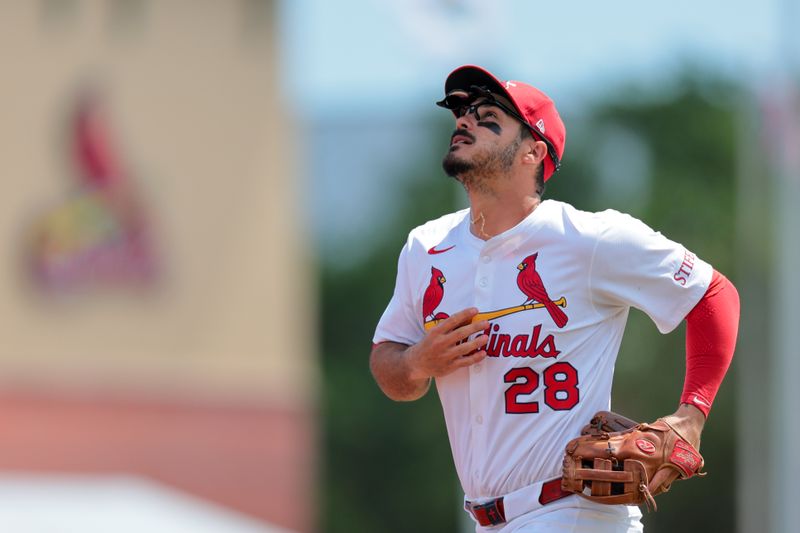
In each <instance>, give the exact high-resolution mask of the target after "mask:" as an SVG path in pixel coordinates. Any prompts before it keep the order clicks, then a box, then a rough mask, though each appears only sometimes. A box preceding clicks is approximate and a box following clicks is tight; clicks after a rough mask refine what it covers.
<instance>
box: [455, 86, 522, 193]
mask: <svg viewBox="0 0 800 533" xmlns="http://www.w3.org/2000/svg"><path fill="white" fill-rule="evenodd" d="M458 114H459V115H460V116H459V117H458V118H456V129H455V131H454V132H453V134H452V135H451V137H450V147H449V148H448V150H447V154H446V155H445V157H444V160H443V161H442V166H443V167H444V171H445V172H446V173H447V175H448V176H451V177H454V178H457V179H459V180H460V181H462V183H464V184H465V185H467V184H468V182H474V181H475V180H477V179H485V178H486V177H489V176H492V175H495V174H499V173H503V172H507V171H508V170H509V169H510V168H511V167H512V166H513V164H514V161H515V158H516V155H517V152H518V151H519V147H520V144H521V139H520V128H521V127H522V125H521V124H520V123H519V121H518V120H516V119H515V118H514V117H512V116H510V115H508V114H506V113H505V111H503V110H502V109H501V108H500V107H498V106H495V105H492V104H490V103H488V102H485V99H478V100H476V101H474V102H473V103H472V104H471V105H469V106H465V107H463V108H461V109H460V110H458Z"/></svg>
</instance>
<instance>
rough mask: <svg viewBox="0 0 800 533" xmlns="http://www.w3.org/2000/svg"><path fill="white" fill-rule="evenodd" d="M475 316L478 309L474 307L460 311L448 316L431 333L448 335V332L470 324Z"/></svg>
mask: <svg viewBox="0 0 800 533" xmlns="http://www.w3.org/2000/svg"><path fill="white" fill-rule="evenodd" d="M477 314H478V309H477V308H475V307H468V308H466V309H462V310H461V311H459V312H457V313H454V314H452V315H450V316H449V317H447V318H445V319H444V320H442V321H441V322H439V323H438V324H436V326H435V327H434V328H433V330H431V331H437V332H440V333H448V332H450V331H453V330H454V329H456V328H457V327H459V326H462V325H464V324H469V323H470V322H472V319H473V317H474V316H475V315H477Z"/></svg>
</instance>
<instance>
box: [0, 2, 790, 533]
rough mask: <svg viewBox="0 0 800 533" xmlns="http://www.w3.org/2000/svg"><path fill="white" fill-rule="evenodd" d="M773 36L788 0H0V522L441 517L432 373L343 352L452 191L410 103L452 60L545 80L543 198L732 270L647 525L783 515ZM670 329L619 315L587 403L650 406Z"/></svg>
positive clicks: (76, 527)
mask: <svg viewBox="0 0 800 533" xmlns="http://www.w3.org/2000/svg"><path fill="white" fill-rule="evenodd" d="M797 27H800V5H798V3H797V2H796V1H793V0H765V1H764V2H760V3H759V4H758V5H757V6H756V5H754V4H752V3H751V2H744V1H742V0H732V1H728V2H722V1H719V0H712V1H708V2H703V3H699V4H698V3H694V2H689V1H688V0H678V1H676V2H671V3H669V4H668V5H667V4H665V5H655V6H654V5H642V4H641V3H640V2H639V3H637V2H633V1H630V0H622V1H620V2H617V3H615V4H613V5H607V4H606V5H599V4H598V5H594V4H592V5H585V4H580V5H579V4H577V3H566V4H565V3H561V4H558V5H555V4H552V5H550V4H541V3H536V2H531V1H523V0H505V1H498V2H481V1H478V0H402V1H401V0H383V1H378V0H343V1H341V2H325V1H324V0H294V1H289V0H285V1H283V2H281V1H277V0H226V1H222V0H220V1H211V0H200V1H198V0H194V1H189V0H160V1H158V2H156V1H155V0H5V1H3V2H0V59H1V60H2V62H0V64H2V65H3V67H4V73H3V74H4V75H3V77H2V83H0V87H1V88H0V91H2V96H3V97H2V98H0V168H1V169H2V177H1V178H0V186H1V187H2V194H1V195H0V202H1V203H2V209H0V217H2V224H0V246H2V248H3V252H4V254H3V256H4V258H5V259H4V260H3V261H2V262H0V290H1V291H2V294H3V298H2V299H0V318H1V320H0V524H2V528H1V529H2V530H3V531H9V532H13V533H17V532H18V533H29V532H34V531H35V532H40V531H60V532H81V533H93V532H95V531H98V532H99V531H103V532H105V531H109V530H113V531H131V532H133V531H142V530H145V529H147V530H149V531H151V532H152V533H157V532H158V533H160V532H170V533H173V532H187V533H188V532H202V533H204V532H209V533H212V532H215V533H216V532H233V533H236V532H240V531H241V532H271V531H276V532H277V531H296V532H312V531H321V532H406V531H418V532H428V531H430V532H461V531H469V530H470V526H469V524H468V523H467V521H466V515H464V513H463V512H462V511H461V510H460V508H461V498H462V494H461V492H460V488H459V485H458V482H457V479H456V476H455V471H454V468H453V464H452V458H451V456H450V450H449V445H448V443H447V437H446V433H445V428H444V421H443V419H442V415H441V409H440V407H439V403H438V398H436V394H435V392H431V393H429V394H428V395H427V396H426V397H425V398H424V399H422V400H420V401H418V402H414V403H410V404H401V403H394V402H392V401H390V400H388V399H387V398H385V397H384V396H383V395H382V394H381V393H380V391H379V390H378V388H377V386H376V385H375V384H374V382H373V380H372V377H371V375H370V373H369V369H368V353H369V349H370V345H371V338H372V334H373V331H374V327H375V325H376V323H377V320H378V318H379V317H380V314H381V313H382V311H383V309H384V307H385V305H386V304H387V303H388V300H389V298H390V296H391V291H392V288H393V285H394V276H395V270H396V261H397V254H398V252H399V250H400V247H401V246H402V243H403V242H404V240H405V237H406V235H407V233H408V231H409V230H410V229H411V228H413V227H414V226H416V225H419V224H421V223H423V222H425V221H426V220H429V219H430V218H434V217H437V216H439V215H440V214H442V213H445V212H449V211H452V210H454V209H459V208H461V207H464V206H465V205H466V203H465V202H466V199H465V197H464V195H463V193H462V192H461V191H460V187H459V186H458V185H457V184H455V183H454V182H453V181H452V180H450V179H448V178H445V177H444V175H443V173H442V171H441V167H440V161H441V157H442V156H443V154H444V151H445V149H446V145H447V140H448V139H449V135H450V132H451V131H452V129H453V124H452V119H451V117H450V115H449V113H447V112H445V111H442V110H440V109H438V108H436V107H435V106H434V105H433V102H434V101H436V100H438V99H439V98H441V95H442V87H443V83H444V79H445V77H446V76H447V74H448V73H449V72H450V71H451V70H452V69H453V68H455V67H456V66H458V65H461V64H467V63H476V64H480V65H482V66H485V67H487V68H489V69H490V70H492V71H493V72H494V73H496V74H497V75H498V76H500V77H502V78H509V79H520V80H524V81H526V82H529V83H532V84H534V85H536V86H538V87H540V88H541V89H543V90H544V91H545V92H547V93H548V94H549V95H550V96H551V97H553V99H554V100H555V101H556V103H557V105H558V107H559V110H560V112H561V115H562V117H563V118H564V121H565V123H566V126H567V132H568V135H567V138H568V141H567V145H566V151H565V156H564V159H563V166H562V170H561V171H560V172H559V173H558V175H556V176H555V178H554V179H553V180H552V181H551V182H549V183H548V188H547V192H546V195H545V197H546V198H554V199H558V200H563V201H567V202H570V203H572V204H573V205H575V206H576V207H578V208H580V209H585V210H601V209H606V208H615V209H619V210H621V211H625V212H628V213H630V214H632V215H634V216H636V217H638V218H641V219H642V220H644V221H645V222H646V223H647V224H649V225H650V226H652V227H654V228H656V229H658V230H660V231H662V232H663V233H664V234H666V235H667V236H669V237H670V238H672V239H674V240H676V241H679V242H681V243H683V244H685V245H686V246H687V247H688V248H689V249H691V250H692V251H694V252H696V253H697V254H698V255H699V256H700V257H702V258H704V259H705V260H707V261H708V262H710V263H711V264H713V265H714V266H715V267H716V268H717V269H718V270H719V271H721V272H723V273H725V274H726V275H727V276H728V277H729V278H730V279H731V280H732V281H733V282H734V283H735V284H736V286H737V287H738V289H739V292H740V296H741V298H742V322H741V326H740V338H739V344H738V349H737V354H736V356H735V358H734V363H733V367H732V368H731V370H730V372H729V374H728V378H727V379H726V381H725V383H724V384H723V386H722V389H721V391H720V394H719V396H718V399H717V401H716V404H715V407H714V410H713V411H712V414H711V417H710V418H709V421H708V424H707V426H706V428H707V429H706V431H705V432H704V438H703V443H702V451H703V453H704V455H705V456H706V466H707V470H708V471H709V475H708V476H707V477H705V478H699V479H696V480H692V482H690V483H685V484H684V483H680V484H678V485H676V488H675V489H674V490H673V491H672V492H670V493H669V494H666V495H664V496H662V497H661V498H662V499H659V509H660V511H659V512H657V513H650V514H647V515H645V518H644V522H645V525H646V528H647V531H651V532H662V531H674V530H678V529H680V530H685V531H709V530H715V531H739V532H750V531H758V532H762V531H771V532H784V531H796V530H797V527H798V526H797V524H798V523H800V508H798V506H797V505H794V502H793V501H792V500H793V496H794V495H795V494H796V489H795V488H794V480H796V479H798V478H800V459H798V458H797V457H796V454H794V453H793V450H792V448H791V446H792V444H793V443H795V442H800V434H798V433H799V432H800V429H798V428H800V424H798V414H797V413H798V412H800V405H799V404H800V400H798V397H797V395H796V394H794V391H795V387H796V385H795V383H796V381H797V379H798V378H800V362H798V361H800V358H798V357H797V353H798V351H797V348H796V347H797V346H798V345H800V328H798V327H797V326H798V323H800V316H799V314H798V311H797V308H796V307H797V306H796V305H795V302H796V301H798V300H799V299H800V281H798V277H797V276H796V272H797V271H798V270H800V238H798V236H797V232H798V228H800V209H798V205H800V91H798V80H799V78H798V74H799V73H800V34H798V32H797V31H796V28H797ZM683 339H684V336H683V328H682V327H681V328H679V329H678V331H676V332H673V333H672V334H670V335H666V336H662V335H659V334H658V332H657V330H656V328H655V326H654V325H653V324H652V323H650V321H649V320H648V319H647V318H646V317H645V316H644V315H643V314H642V313H639V312H633V313H632V314H631V319H630V321H629V325H628V329H627V334H626V337H625V340H624V341H623V345H622V350H621V353H620V356H619V359H618V362H617V369H616V378H615V387H614V396H613V398H612V407H613V408H614V409H615V410H618V411H620V412H623V413H625V414H627V415H628V416H630V417H632V418H639V419H654V418H656V417H658V416H661V415H664V414H666V413H670V412H672V411H673V410H674V409H675V405H676V403H677V401H678V397H679V394H680V390H681V386H682V383H683V370H684V359H683V353H684V351H683ZM643 391H646V394H645V393H644V392H643ZM125 528H127V529H125Z"/></svg>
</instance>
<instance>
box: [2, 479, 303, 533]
mask: <svg viewBox="0 0 800 533" xmlns="http://www.w3.org/2000/svg"><path fill="white" fill-rule="evenodd" d="M0 524H2V529H3V531H9V532H14V533H42V532H45V531H58V532H59V533H108V532H109V531H113V532H115V533H142V532H144V531H146V532H147V533H291V532H290V531H289V530H286V529H280V528H277V527H271V526H267V525H264V524H263V523H261V522H258V521H256V520H253V519H250V518H247V517H245V516H244V515H241V514H237V513H235V512H233V511H231V510H229V509H225V508H223V507H221V506H218V505H215V504H212V503H210V502H207V501H203V500H199V499H196V498H192V497H190V496H188V495H186V494H184V493H181V492H178V491H175V490H172V489H169V488H167V487H165V486H163V485H159V484H158V483H155V482H153V481H149V480H145V479H143V478H136V477H116V476H108V477H106V476H29V475H26V476H10V475H4V476H2V477H0Z"/></svg>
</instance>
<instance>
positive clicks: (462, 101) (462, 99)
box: [436, 85, 561, 171]
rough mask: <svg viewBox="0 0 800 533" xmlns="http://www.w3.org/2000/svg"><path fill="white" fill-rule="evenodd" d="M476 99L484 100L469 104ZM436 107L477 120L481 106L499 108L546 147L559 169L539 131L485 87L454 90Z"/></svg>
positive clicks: (556, 166)
mask: <svg viewBox="0 0 800 533" xmlns="http://www.w3.org/2000/svg"><path fill="white" fill-rule="evenodd" d="M478 98H484V100H481V102H480V103H477V104H476V103H470V102H474V101H475V100H477V99H478ZM436 105H438V106H439V107H443V108H445V109H449V110H450V111H452V112H453V113H454V114H455V116H456V117H463V116H464V115H469V114H474V115H475V117H476V118H477V119H478V120H480V116H479V115H478V108H479V107H481V106H483V105H493V106H495V107H499V108H500V109H502V110H503V111H504V112H506V113H507V114H508V115H511V116H512V117H514V118H515V119H517V120H519V121H520V122H521V123H522V124H523V125H524V126H525V127H526V128H528V129H529V130H530V131H531V132H533V133H534V134H536V137H537V138H538V139H539V140H541V141H542V142H543V143H544V144H545V145H546V146H547V154H548V155H549V156H550V159H551V160H552V161H553V165H554V167H555V171H558V169H559V168H561V160H560V159H559V158H558V154H557V153H556V149H555V147H554V146H553V144H552V143H551V142H550V141H549V140H548V139H547V137H545V136H544V135H542V134H541V133H540V132H539V130H537V129H536V128H534V127H533V126H531V125H530V124H529V123H528V121H527V120H525V118H524V117H523V116H522V115H520V114H519V113H518V112H517V110H516V109H514V108H513V107H511V106H509V105H506V104H504V103H503V102H501V101H500V100H498V99H497V98H496V97H495V95H494V93H492V92H491V91H490V90H489V89H487V88H486V87H480V86H478V85H472V86H470V88H469V91H465V90H464V89H454V90H452V91H450V92H449V93H447V94H446V95H445V97H444V99H443V100H440V101H438V102H436Z"/></svg>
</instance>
